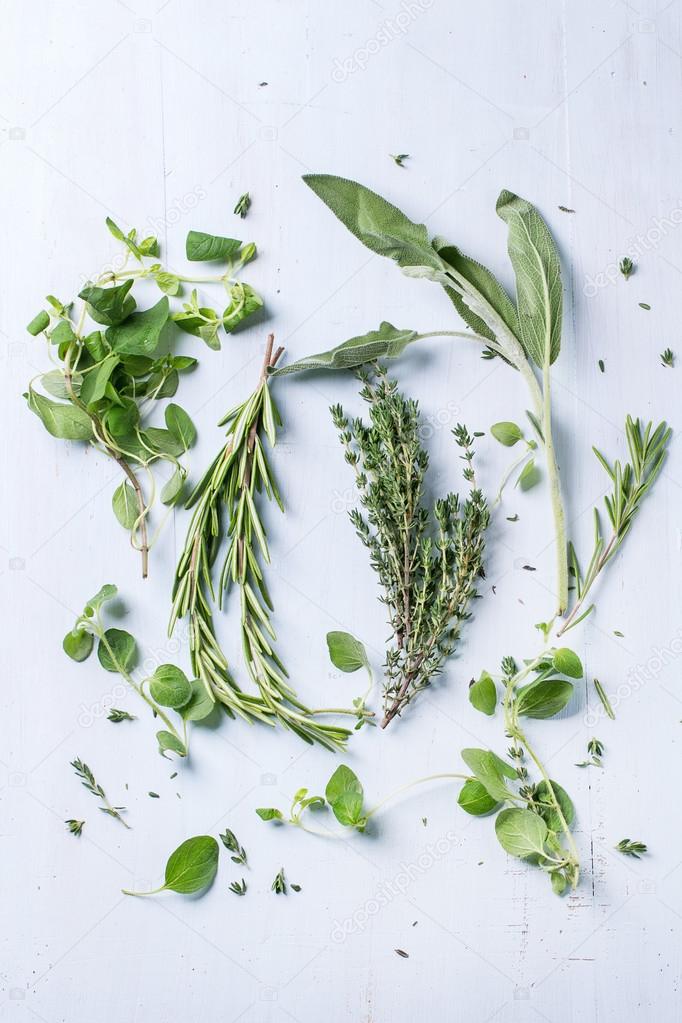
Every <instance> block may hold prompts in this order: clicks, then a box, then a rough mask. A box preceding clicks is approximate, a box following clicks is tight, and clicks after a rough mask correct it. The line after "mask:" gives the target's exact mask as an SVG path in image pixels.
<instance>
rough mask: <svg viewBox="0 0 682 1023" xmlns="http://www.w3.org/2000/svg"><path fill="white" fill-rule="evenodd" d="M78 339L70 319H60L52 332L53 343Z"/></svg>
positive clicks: (51, 339)
mask: <svg viewBox="0 0 682 1023" xmlns="http://www.w3.org/2000/svg"><path fill="white" fill-rule="evenodd" d="M75 340H76V335H75V334H74V332H73V328H72V326H71V324H70V323H69V321H68V320H60V321H59V323H58V324H57V325H56V327H54V328H53V330H52V331H51V333H50V341H51V342H52V344H53V345H63V344H67V343H70V342H71V341H75Z"/></svg>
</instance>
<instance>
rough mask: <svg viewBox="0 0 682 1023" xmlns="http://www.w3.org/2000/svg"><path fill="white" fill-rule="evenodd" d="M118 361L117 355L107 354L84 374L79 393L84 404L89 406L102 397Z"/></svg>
mask: <svg viewBox="0 0 682 1023" xmlns="http://www.w3.org/2000/svg"><path fill="white" fill-rule="evenodd" d="M119 362H120V359H119V357H118V355H107V357H106V358H105V359H104V360H103V361H102V362H101V363H100V364H99V366H94V367H93V368H92V369H91V370H88V372H87V373H86V374H85V378H84V380H83V385H82V387H81V393H80V399H81V401H82V402H83V404H84V405H87V406H88V407H89V406H91V405H94V404H95V403H96V402H98V401H99V400H100V398H103V397H104V394H105V391H106V389H107V384H108V383H109V380H110V379H111V374H112V373H113V372H114V370H115V369H116V367H117V366H118V364H119Z"/></svg>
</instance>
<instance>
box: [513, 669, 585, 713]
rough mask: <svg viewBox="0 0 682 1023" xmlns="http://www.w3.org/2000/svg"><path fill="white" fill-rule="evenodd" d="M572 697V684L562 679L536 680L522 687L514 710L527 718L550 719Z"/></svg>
mask: <svg viewBox="0 0 682 1023" xmlns="http://www.w3.org/2000/svg"><path fill="white" fill-rule="evenodd" d="M572 696H573V683H572V682H566V681H564V679H558V678H555V679H538V681H536V682H531V683H529V685H527V686H522V687H521V688H520V689H519V691H518V693H517V699H516V709H517V711H518V713H519V714H521V715H522V716H523V717H527V718H552V717H554V715H555V714H558V713H559V712H560V711H562V710H563V709H564V707H565V706H566V704H567V703H569V702H570V699H571V697H572Z"/></svg>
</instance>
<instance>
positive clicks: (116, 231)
mask: <svg viewBox="0 0 682 1023" xmlns="http://www.w3.org/2000/svg"><path fill="white" fill-rule="evenodd" d="M105 224H106V225H107V227H108V228H109V230H110V232H111V234H113V236H114V238H115V239H116V241H119V242H124V241H125V240H126V236H125V235H124V233H123V231H122V230H121V228H120V227H119V226H118V224H115V223H114V221H113V220H112V219H111V217H107V219H106V220H105Z"/></svg>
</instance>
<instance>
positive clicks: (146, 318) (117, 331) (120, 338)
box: [106, 296, 169, 355]
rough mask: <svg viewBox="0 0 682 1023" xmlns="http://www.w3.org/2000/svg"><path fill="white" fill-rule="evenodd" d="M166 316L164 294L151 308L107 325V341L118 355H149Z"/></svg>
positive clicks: (159, 335) (166, 301)
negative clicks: (115, 323)
mask: <svg viewBox="0 0 682 1023" xmlns="http://www.w3.org/2000/svg"><path fill="white" fill-rule="evenodd" d="M168 316H169V307H168V299H167V298H166V297H165V296H164V297H163V298H161V299H159V301H158V302H157V303H156V305H154V306H152V307H151V309H145V310H144V312H141V313H133V314H132V315H131V316H129V317H128V319H127V320H126V321H125V322H124V323H121V324H119V325H118V326H115V327H109V329H108V330H107V334H106V337H107V341H108V342H109V344H110V345H111V347H112V349H113V350H114V351H116V352H118V353H119V354H120V355H151V354H152V353H153V352H154V351H155V350H156V348H157V347H158V344H159V340H160V337H161V331H162V330H163V328H164V327H165V326H166V323H167V322H168Z"/></svg>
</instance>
